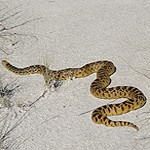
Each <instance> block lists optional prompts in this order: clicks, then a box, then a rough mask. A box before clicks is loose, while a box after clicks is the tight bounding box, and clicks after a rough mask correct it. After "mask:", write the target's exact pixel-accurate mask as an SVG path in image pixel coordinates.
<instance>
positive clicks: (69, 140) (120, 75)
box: [0, 0, 150, 150]
mask: <svg viewBox="0 0 150 150" xmlns="http://www.w3.org/2000/svg"><path fill="white" fill-rule="evenodd" d="M4 3H5V4H6V5H7V6H8V10H10V9H11V8H14V7H16V6H18V7H17V8H16V9H15V10H13V12H15V11H16V12H17V11H21V13H20V14H19V15H18V16H20V18H17V17H16V18H17V19H15V18H12V20H13V22H12V21H11V22H9V21H5V22H4V25H5V26H6V27H11V26H13V25H15V24H20V23H22V22H25V21H27V20H32V19H35V18H40V17H41V19H39V20H36V21H33V22H30V23H28V24H25V25H24V26H20V27H18V28H15V29H14V30H11V31H10V32H17V33H20V34H26V35H28V36H21V38H19V36H18V37H17V38H18V39H19V43H17V44H16V45H15V46H13V47H11V44H10V43H9V41H8V44H6V47H7V46H8V48H9V49H7V50H8V51H11V50H13V53H12V54H10V55H6V54H5V53H3V52H0V60H2V59H6V60H8V61H10V62H11V63H12V64H14V65H16V66H18V67H25V66H29V65H33V64H44V62H45V61H47V62H48V64H49V67H50V69H63V68H67V67H80V66H82V65H84V64H86V63H90V62H93V61H97V60H110V61H112V62H113V63H114V64H115V66H116V67H117V72H116V73H115V74H114V75H113V76H112V84H111V85H110V86H116V85H131V86H134V87H138V88H139V89H141V90H142V91H143V92H144V93H145V95H146V97H147V99H148V101H147V104H146V105H145V106H144V107H143V108H141V109H139V110H137V111H133V112H130V113H128V114H125V115H122V116H117V117H111V118H112V119H114V120H127V121H131V122H134V123H136V124H137V125H138V126H139V127H140V130H139V131H138V132H136V131H135V130H134V129H132V128H128V127H116V128H111V127H105V126H103V125H96V124H94V123H93V122H92V121H91V112H89V113H86V114H84V115H80V114H81V113H84V112H86V111H89V110H92V109H95V108H97V107H99V106H102V105H104V104H108V103H109V102H112V101H107V100H99V99H97V98H95V97H93V96H92V95H91V94H90V92H89V86H90V84H91V82H92V81H93V80H94V78H95V75H91V76H89V77H86V78H84V79H75V80H73V81H66V82H65V83H64V84H63V86H62V87H61V88H60V89H59V90H58V91H56V92H52V93H50V92H48V93H46V94H45V97H44V98H41V99H40V100H39V101H38V102H37V103H36V104H35V106H34V108H32V109H31V110H30V111H29V112H30V113H29V114H28V113H27V114H28V115H29V116H28V117H27V118H25V119H24V120H23V121H22V123H21V124H20V125H19V126H18V127H17V128H16V129H15V131H14V132H12V134H11V136H12V137H14V138H16V137H18V136H20V135H21V137H19V138H17V141H16V145H17V144H18V143H19V141H20V140H22V139H23V140H24V139H26V141H25V142H23V143H21V144H20V145H19V146H18V149H19V150H98V149H99V150H112V149H115V150H127V149H128V150H148V149H150V140H149V138H150V120H149V119H148V118H149V116H150V111H149V107H150V103H149V98H150V95H149V88H150V79H148V78H147V77H146V76H145V75H147V76H149V77H150V59H149V58H150V17H149V16H150V1H148V0H126V1H121V0H109V1H105V0H91V1H89V0H54V1H50V0H37V1H35V0H32V1H31V0H26V1H24V0H7V2H4ZM11 13H12V11H10V14H11ZM29 35H30V36H29ZM33 36H36V37H37V39H36V38H34V37H33ZM0 70H1V72H0V73H2V74H5V77H4V78H5V79H6V80H7V81H12V80H13V79H17V83H18V84H21V89H20V91H19V92H17V93H16V95H15V99H14V100H15V101H23V102H24V103H27V102H28V101H30V102H33V101H35V100H36V99H37V98H38V97H40V96H41V95H42V93H43V92H44V90H45V87H44V80H43V78H42V77H41V76H39V75H32V76H18V75H15V74H13V73H11V72H9V71H7V70H6V69H5V68H3V67H2V65H1V66H0ZM135 70H138V71H139V72H140V73H139V72H137V71H135ZM117 102H119V100H118V101H117ZM24 112H25V111H21V112H20V113H19V115H18V117H19V116H20V115H21V114H23V113H24ZM146 118H147V119H146ZM16 147H17V146H16ZM14 149H17V148H14Z"/></svg>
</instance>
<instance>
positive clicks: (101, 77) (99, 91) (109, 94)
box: [2, 60, 146, 130]
mask: <svg viewBox="0 0 150 150" xmlns="http://www.w3.org/2000/svg"><path fill="white" fill-rule="evenodd" d="M2 64H3V66H4V67H5V68H7V69H8V70H9V71H11V72H13V73H15V74H19V75H29V74H42V75H43V76H44V78H45V81H46V82H47V81H48V80H66V79H68V78H73V77H75V78H84V77H86V76H89V75H90V74H93V73H97V76H96V79H95V80H94V81H93V82H92V84H91V86H90V91H91V94H92V95H93V96H95V97H97V98H100V99H118V98H127V100H126V101H124V102H121V103H118V104H109V105H104V106H101V107H98V108H97V109H95V110H94V111H93V113H92V120H93V122H95V123H96V124H103V125H106V126H112V127H116V126H129V127H133V128H135V129H136V130H139V128H138V127H137V126H136V125H135V124H133V123H131V122H127V121H112V120H110V119H109V118H108V117H107V116H114V115H115V116H116V115H121V114H125V113H128V112H130V111H133V110H136V109H139V108H141V107H143V106H144V105H145V103H146V97H145V96H144V94H143V93H142V92H141V91H140V90H139V89H137V88H135V87H131V86H117V87H111V88H107V87H108V85H109V84H110V82H111V79H110V76H111V75H112V74H113V73H114V72H115V70H116V67H115V66H114V64H113V63H112V62H110V61H97V62H93V63H89V64H86V65H84V66H83V67H80V68H67V69H63V70H49V69H48V68H47V67H45V66H42V65H34V66H29V67H26V68H17V67H15V66H13V65H11V64H10V63H9V62H7V61H6V60H3V61H2Z"/></svg>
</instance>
